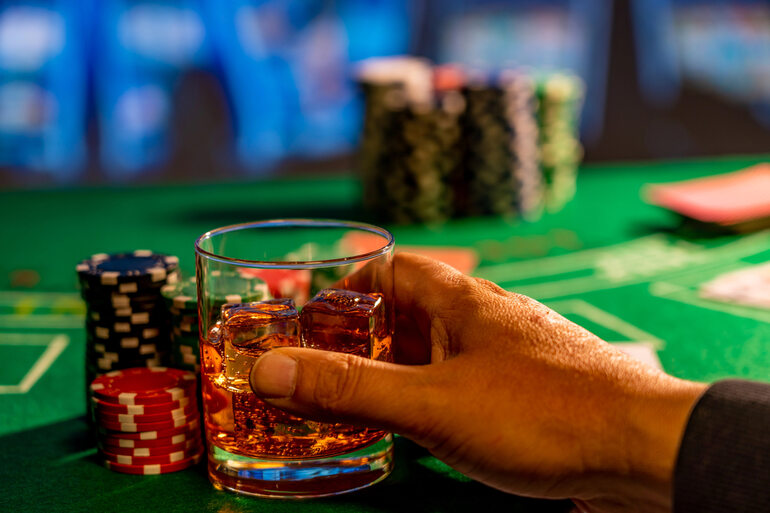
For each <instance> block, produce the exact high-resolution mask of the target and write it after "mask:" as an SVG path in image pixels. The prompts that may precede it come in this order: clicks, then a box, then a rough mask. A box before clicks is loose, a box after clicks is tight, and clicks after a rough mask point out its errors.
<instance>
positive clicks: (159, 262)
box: [76, 250, 179, 285]
mask: <svg viewBox="0 0 770 513" xmlns="http://www.w3.org/2000/svg"><path fill="white" fill-rule="evenodd" d="M178 265H179V259H178V258H177V257H175V256H168V255H161V254H157V253H153V252H152V251H147V250H136V251H132V252H130V253H114V254H110V255H108V254H106V253H99V254H96V255H92V256H91V258H89V259H86V260H83V261H82V262H80V263H79V264H78V265H77V267H76V270H77V273H78V275H79V276H80V278H81V279H82V280H83V281H86V282H88V283H90V284H95V283H96V284H101V285H118V284H120V283H123V282H132V281H136V280H137V279H139V278H145V279H146V280H147V281H149V282H150V283H157V282H161V281H164V280H166V278H167V276H168V275H169V273H170V272H171V271H173V270H175V269H176V268H177V267H178Z"/></svg>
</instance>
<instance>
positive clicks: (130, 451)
mask: <svg viewBox="0 0 770 513" xmlns="http://www.w3.org/2000/svg"><path fill="white" fill-rule="evenodd" d="M202 445H203V442H202V441H201V439H200V437H197V438H190V439H186V440H184V441H182V442H181V443H178V444H171V445H158V446H155V447H121V446H119V445H118V446H115V445H110V444H105V443H99V449H100V450H101V451H102V452H104V453H109V454H115V455H121V456H132V457H140V458H147V457H151V456H164V455H167V454H173V453H178V452H182V453H184V452H189V451H196V450H197V449H199V448H200V447H201V446H202Z"/></svg>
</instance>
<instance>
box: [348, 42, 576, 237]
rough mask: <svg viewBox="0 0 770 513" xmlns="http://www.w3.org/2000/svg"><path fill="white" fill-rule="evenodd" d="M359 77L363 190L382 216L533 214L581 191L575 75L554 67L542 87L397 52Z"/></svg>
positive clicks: (518, 76) (401, 219) (364, 66)
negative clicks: (362, 106)
mask: <svg viewBox="0 0 770 513" xmlns="http://www.w3.org/2000/svg"><path fill="white" fill-rule="evenodd" d="M431 76H432V80H428V78H427V77H431ZM357 79H358V81H359V82H360V84H361V88H362V90H363V92H364V104H365V113H364V127H363V131H362V136H361V141H360V152H359V167H360V170H361V178H362V183H363V198H364V204H365V206H366V207H368V208H369V209H370V210H371V211H373V213H374V214H375V215H376V216H377V217H379V218H382V219H383V220H385V221H392V222H397V223H402V224H406V223H415V222H435V221H441V220H444V219H447V218H448V217H450V216H458V217H462V216H469V215H474V216H475V215H503V216H508V217H510V216H515V215H520V216H521V217H523V218H524V219H528V220H533V219H537V218H538V217H539V216H540V215H541V213H542V211H543V206H544V204H545V203H547V207H548V209H549V210H550V211H555V210H559V209H560V208H561V207H563V205H564V204H565V203H566V202H567V201H569V200H570V199H571V198H572V196H573V195H574V190H575V177H576V173H577V166H578V164H579V162H580V158H581V151H580V144H579V142H578V138H577V115H578V111H579V106H580V101H581V98H582V86H581V85H580V81H579V80H578V79H577V78H575V77H572V76H569V75H563V74H558V75H553V76H549V77H546V78H545V79H543V80H542V81H540V82H538V86H537V87H536V85H535V81H534V80H533V78H532V77H531V76H530V75H528V74H526V73H523V72H520V71H518V70H509V69H506V70H502V71H500V72H497V73H493V74H490V73H478V72H474V73H466V72H465V71H464V70H463V69H462V68H460V67H457V66H440V67H436V68H431V66H430V64H429V63H428V62H427V61H425V60H424V59H419V58H414V57H392V58H376V59H369V60H366V61H363V62H362V63H361V64H360V66H359V71H358V74H357ZM536 93H537V95H536ZM541 130H543V131H544V133H542V134H541V133H540V131H541ZM543 153H544V154H545V157H546V158H545V159H544V160H543V163H542V164H543V165H542V166H541V154H543Z"/></svg>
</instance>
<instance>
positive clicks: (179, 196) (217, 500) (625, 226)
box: [0, 156, 770, 513]
mask: <svg viewBox="0 0 770 513" xmlns="http://www.w3.org/2000/svg"><path fill="white" fill-rule="evenodd" d="M765 160H767V157H765V156H754V157H731V158H722V159H716V160H697V161H678V162H663V163H661V162H655V163H634V164H614V165H593V166H584V168H583V169H582V170H581V173H580V177H579V183H578V193H577V197H576V198H575V200H574V201H573V202H572V203H570V204H569V205H568V206H567V207H566V208H565V209H564V210H563V211H561V212H558V213H554V214H547V215H545V216H544V217H543V219H542V220H540V221H538V222H533V223H526V222H521V221H516V220H510V219H501V218H474V219H462V220H456V221H451V222H448V223H446V224H443V225H439V226H388V228H390V229H392V231H393V233H394V234H395V237H396V241H397V244H404V245H423V246H461V247H468V248H473V249H474V250H476V251H477V252H478V254H479V256H480V264H479V267H478V268H477V269H476V271H474V274H475V275H477V276H481V277H484V278H488V279H490V280H493V281H495V282H497V283H499V284H500V285H501V286H503V287H505V288H506V289H509V290H515V291H517V292H520V293H523V294H527V295H530V296H532V297H535V298H537V299H539V300H541V301H543V302H545V303H546V304H548V305H549V306H551V307H552V308H554V309H555V310H557V311H558V312H560V313H562V314H563V315H565V316H566V317H568V318H570V319H572V320H574V321H576V322H578V323H580V324H582V325H584V326H585V327H587V328H588V329H590V330H592V331H594V332H595V333H596V334H597V335H599V336H601V337H603V338H604V339H605V340H608V341H611V342H618V343H636V344H638V345H645V346H646V347H649V348H651V350H652V351H654V353H656V354H657V357H658V358H659V360H660V363H661V364H662V366H663V368H664V369H665V370H666V371H668V372H670V373H672V374H674V375H676V376H680V377H682V378H687V379H694V380H701V381H713V380H717V379H720V378H725V377H730V376H732V377H743V378H751V379H758V380H768V379H770V376H769V374H770V351H768V350H767V348H768V347H770V311H765V310H760V309H752V308H746V307H740V306H736V305H728V304H723V303H717V302H710V301H706V300H704V299H701V298H700V297H699V296H698V293H697V289H698V286H699V284H701V283H703V282H704V281H707V280H709V279H711V278H713V277H714V276H717V275H719V274H721V273H723V272H727V271H730V270H733V269H738V268H741V267H746V266H749V265H751V264H756V263H759V262H764V261H766V260H768V259H770V232H758V233H752V234H748V235H740V236H739V235H729V236H724V235H722V236H711V235H707V234H702V233H701V234H699V233H696V232H693V231H688V230H686V229H683V228H682V227H681V226H680V222H679V220H678V219H677V218H676V217H675V216H674V215H672V214H670V213H668V212H666V211H663V210H661V209H658V208H655V207H652V206H649V205H646V204H645V203H644V202H643V201H642V200H641V199H640V190H641V188H642V186H643V185H644V184H646V183H657V182H666V181H674V180H680V179H687V178H694V177H698V176H704V175H709V174H714V173H722V172H728V171H732V170H736V169H740V168H743V167H746V166H748V165H750V164H754V163H756V162H760V161H765ZM0 212H1V213H2V223H0V241H1V242H2V245H0V247H1V248H2V249H1V250H0V251H2V257H1V258H0V455H2V462H3V464H2V465H1V466H0V483H1V484H0V487H2V493H0V510H2V511H57V512H69V511H79V512H80V511H90V512H97V511H98V512H105V511H126V510H137V509H140V508H141V509H143V510H146V511H165V512H175V511H184V512H189V511H212V512H214V511H216V512H228V513H230V512H232V513H235V512H242V511H243V512H247V511H396V510H404V509H416V510H420V511H467V510H486V509H490V508H492V507H495V508H501V509H505V510H507V511H514V512H515V511H567V510H568V509H569V503H568V502H565V501H542V500H534V499H526V498H521V497H515V496H510V495H506V494H503V493H501V492H498V491H496V490H493V489H490V488H487V487H485V486H483V485H481V484H479V483H476V482H474V481H472V480H470V479H467V478H466V477H464V476H462V475H461V474H459V473H457V472H455V471H453V470H452V469H450V468H448V467H447V466H445V465H443V464H442V463H440V462H438V461H437V460H436V459H434V458H433V457H431V456H430V455H429V454H428V453H427V452H426V451H424V450H423V449H421V448H420V447H418V446H416V445H415V444H413V443H411V442H410V441H408V440H406V439H403V438H397V439H396V451H395V470H394V472H393V474H392V475H391V476H390V477H389V478H388V479H386V480H385V481H383V482H382V483H380V484H378V485H376V486H373V487H371V488H368V489H365V490H362V491H359V492H355V493H351V494H347V495H342V496H339V497H335V498H329V499H317V500H308V501H269V500H264V499H254V498H247V497H239V496H236V495H233V494H230V493H226V492H219V491H216V490H214V489H213V488H212V487H211V486H210V484H209V483H208V480H207V477H206V474H205V469H204V467H203V466H202V465H199V466H198V467H195V468H193V469H189V470H186V471H183V472H178V473H174V474H168V475H160V476H132V475H123V474H118V473H115V472H111V471H109V470H107V469H105V468H103V467H101V466H100V465H99V464H98V462H97V460H96V457H95V448H94V444H93V442H92V440H91V438H90V437H89V435H88V428H87V425H86V422H85V419H84V413H85V402H84V387H85V378H84V363H83V362H84V352H85V331H84V326H83V322H84V318H83V312H84V307H83V304H82V302H81V301H80V299H79V296H78V293H77V288H76V287H77V281H76V275H75V272H74V267H75V265H76V263H77V262H78V261H80V260H81V259H83V258H86V257H88V256H89V255H91V254H93V253H100V252H120V251H127V250H133V249H140V248H141V249H152V250H154V251H157V252H163V253H169V254H174V255H177V256H179V258H180V262H181V267H182V269H183V271H187V272H190V273H191V272H192V271H193V269H194V258H193V241H194V240H195V238H196V237H197V236H198V235H200V234H201V233H203V232H204V231H206V230H209V229H212V228H215V227H218V226H222V225H227V224H233V223H238V222H244V221H250V220H257V219H267V218H282V217H322V218H337V219H362V220H366V219H367V218H366V216H365V214H364V213H363V211H362V208H361V202H360V197H359V185H358V183H357V181H356V180H354V179H352V178H351V177H349V176H338V177H331V178H326V177H325V178H318V177H315V178H304V179H298V178H292V179H280V180H273V181H262V182H249V183H242V182H239V183H222V184H211V185H200V184H195V185H174V186H152V187H147V186H141V187H138V186H131V187H99V188H77V189H64V190H62V189H59V190H50V191H26V190H23V191H4V192H0ZM482 428H484V427H481V426H480V429H482Z"/></svg>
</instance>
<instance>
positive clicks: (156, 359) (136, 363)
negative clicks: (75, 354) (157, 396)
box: [89, 353, 168, 400]
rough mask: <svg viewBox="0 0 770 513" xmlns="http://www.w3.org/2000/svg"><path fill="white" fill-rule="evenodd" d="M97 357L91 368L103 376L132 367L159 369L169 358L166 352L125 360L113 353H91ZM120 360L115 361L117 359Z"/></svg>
mask: <svg viewBox="0 0 770 513" xmlns="http://www.w3.org/2000/svg"><path fill="white" fill-rule="evenodd" d="M89 356H92V357H93V358H95V360H93V359H92V360H91V361H92V366H91V369H90V370H92V371H98V373H99V374H100V377H101V376H104V375H106V374H109V373H112V372H117V371H121V370H126V369H132V368H139V367H143V368H147V369H158V368H163V363H164V362H166V361H167V360H168V356H167V355H166V353H163V354H157V355H151V356H148V357H147V358H146V359H134V358H131V359H129V360H125V359H123V358H121V357H120V355H118V356H117V357H116V356H114V353H113V354H110V355H106V356H101V357H98V356H94V355H89ZM116 359H117V360H118V361H115V360H116ZM165 400H168V398H165Z"/></svg>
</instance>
